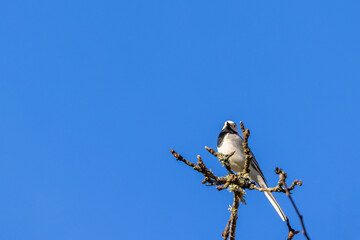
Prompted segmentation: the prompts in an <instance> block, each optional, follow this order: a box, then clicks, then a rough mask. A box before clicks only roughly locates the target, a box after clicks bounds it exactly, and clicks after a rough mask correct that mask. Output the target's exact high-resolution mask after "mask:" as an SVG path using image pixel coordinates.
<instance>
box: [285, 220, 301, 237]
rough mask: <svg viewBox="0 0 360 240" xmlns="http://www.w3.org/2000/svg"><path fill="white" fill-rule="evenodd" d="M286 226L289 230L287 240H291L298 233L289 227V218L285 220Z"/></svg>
mask: <svg viewBox="0 0 360 240" xmlns="http://www.w3.org/2000/svg"><path fill="white" fill-rule="evenodd" d="M286 225H287V227H288V228H289V235H288V238H287V240H291V239H293V238H294V237H295V235H296V234H298V233H299V231H295V230H294V229H293V228H292V227H291V225H290V221H289V218H286Z"/></svg>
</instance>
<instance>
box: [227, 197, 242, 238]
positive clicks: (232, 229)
mask: <svg viewBox="0 0 360 240" xmlns="http://www.w3.org/2000/svg"><path fill="white" fill-rule="evenodd" d="M239 201H240V196H239V193H238V192H236V191H234V201H233V205H232V208H231V225H230V237H229V240H235V230H236V222H237V219H238V215H237V212H238V209H239Z"/></svg>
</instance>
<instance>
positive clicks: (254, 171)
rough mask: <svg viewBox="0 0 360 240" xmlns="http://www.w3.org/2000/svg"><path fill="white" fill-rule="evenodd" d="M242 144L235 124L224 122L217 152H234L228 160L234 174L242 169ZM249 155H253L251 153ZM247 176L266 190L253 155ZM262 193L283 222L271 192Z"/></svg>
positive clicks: (282, 215) (243, 155)
mask: <svg viewBox="0 0 360 240" xmlns="http://www.w3.org/2000/svg"><path fill="white" fill-rule="evenodd" d="M242 143H243V139H242V137H241V136H240V135H239V132H238V128H237V126H236V124H235V123H234V122H233V121H226V122H225V124H224V127H223V128H222V131H221V132H220V134H219V137H218V140H217V149H218V152H220V153H223V154H229V153H231V152H233V151H235V154H234V155H233V156H231V157H230V158H229V162H230V167H231V169H232V170H234V171H235V172H241V171H242V170H243V168H244V163H245V154H244V149H243V146H242ZM251 154H252V155H253V153H252V152H251ZM249 176H250V178H251V179H252V180H253V181H255V182H256V183H257V184H258V185H259V186H260V187H261V188H267V185H266V179H265V177H264V174H263V173H262V172H261V169H260V166H259V164H258V163H257V161H256V159H255V156H254V155H253V158H252V161H251V164H250V173H249ZM264 193H265V195H266V197H267V198H268V199H269V201H270V203H271V204H272V205H273V207H274V208H275V210H276V211H277V213H278V214H279V215H280V217H281V219H282V220H283V221H285V218H286V217H285V214H284V212H283V211H282V210H281V208H280V206H279V204H278V203H277V201H276V199H275V198H274V196H273V195H272V194H271V192H264Z"/></svg>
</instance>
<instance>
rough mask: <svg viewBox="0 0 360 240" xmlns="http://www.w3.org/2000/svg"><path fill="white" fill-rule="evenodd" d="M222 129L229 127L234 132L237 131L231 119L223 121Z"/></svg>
mask: <svg viewBox="0 0 360 240" xmlns="http://www.w3.org/2000/svg"><path fill="white" fill-rule="evenodd" d="M222 129H223V130H224V129H229V130H233V131H235V132H238V128H237V126H236V124H235V123H234V122H233V121H226V122H225V123H224V126H223V128H222Z"/></svg>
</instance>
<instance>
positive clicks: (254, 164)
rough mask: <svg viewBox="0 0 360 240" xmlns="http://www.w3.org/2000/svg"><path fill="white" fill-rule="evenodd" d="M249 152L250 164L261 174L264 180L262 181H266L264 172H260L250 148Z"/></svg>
mask: <svg viewBox="0 0 360 240" xmlns="http://www.w3.org/2000/svg"><path fill="white" fill-rule="evenodd" d="M250 154H251V155H252V156H253V158H252V161H251V166H252V167H253V168H254V169H255V170H256V171H257V172H258V173H259V174H260V175H261V177H262V179H263V180H264V182H265V183H266V179H265V176H264V174H263V173H262V171H261V169H260V166H259V163H258V162H257V161H256V158H255V156H254V154H253V153H252V151H251V150H250Z"/></svg>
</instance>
